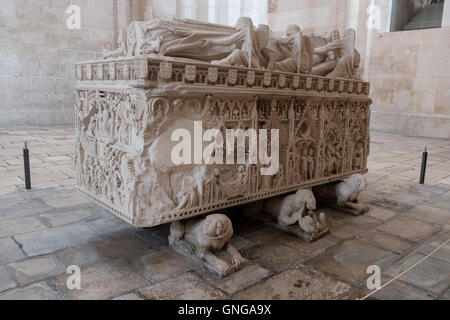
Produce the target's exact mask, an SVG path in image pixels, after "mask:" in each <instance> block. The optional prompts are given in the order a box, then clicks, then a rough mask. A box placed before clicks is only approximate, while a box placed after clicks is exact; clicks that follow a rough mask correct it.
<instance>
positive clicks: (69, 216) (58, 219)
mask: <svg viewBox="0 0 450 320" xmlns="http://www.w3.org/2000/svg"><path fill="white" fill-rule="evenodd" d="M93 215H94V212H92V210H83V209H76V210H69V211H56V212H54V211H52V212H48V213H43V214H41V215H40V217H41V218H43V219H45V220H46V221H47V222H48V223H49V224H50V225H51V226H52V227H59V226H63V225H66V224H69V223H74V222H77V221H81V220H84V219H86V218H89V217H92V216H93Z"/></svg>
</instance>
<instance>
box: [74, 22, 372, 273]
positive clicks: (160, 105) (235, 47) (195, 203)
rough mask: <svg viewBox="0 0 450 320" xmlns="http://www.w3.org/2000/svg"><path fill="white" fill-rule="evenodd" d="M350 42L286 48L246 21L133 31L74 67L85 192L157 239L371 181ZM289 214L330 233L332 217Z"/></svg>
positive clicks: (293, 42)
mask: <svg viewBox="0 0 450 320" xmlns="http://www.w3.org/2000/svg"><path fill="white" fill-rule="evenodd" d="M354 37H355V35H354V31H353V30H347V31H346V32H345V33H344V36H343V37H340V36H339V33H338V32H336V31H335V32H331V33H329V34H325V35H304V34H303V33H302V31H301V29H300V28H299V27H298V26H295V25H291V26H289V27H288V28H287V31H286V34H285V35H284V36H281V37H278V36H275V35H274V34H273V33H272V32H271V31H270V30H269V28H268V26H266V25H259V26H258V27H255V26H253V23H252V21H251V19H250V18H245V17H244V18H240V19H239V20H238V22H237V24H236V26H235V27H228V26H221V25H215V24H209V23H203V22H198V21H192V20H178V19H174V20H171V21H166V20H151V21H146V22H137V21H135V22H132V23H130V25H129V26H128V28H127V30H124V31H122V32H120V36H119V41H118V42H119V43H118V48H117V49H116V50H113V51H107V52H105V53H104V58H103V59H101V60H96V61H87V62H80V63H77V64H76V67H75V71H76V79H77V87H76V99H75V109H76V140H75V142H76V156H75V162H76V169H77V187H78V189H79V191H80V192H82V193H83V194H85V195H86V196H87V197H89V198H91V199H92V200H94V201H96V202H97V203H99V204H101V205H103V206H104V207H105V208H107V209H108V210H109V211H111V212H113V213H114V214H116V215H117V216H119V217H120V218H122V219H124V220H125V221H127V222H129V223H131V224H132V225H134V226H137V227H151V226H156V225H159V224H164V223H169V222H179V221H181V220H184V219H186V218H191V217H196V216H199V215H202V214H205V213H212V212H220V210H221V209H225V208H230V207H233V206H236V205H241V204H246V203H251V202H254V201H258V200H264V199H269V198H273V197H276V196H281V195H284V194H289V193H293V192H296V191H297V190H299V189H307V188H311V187H314V186H319V185H324V184H329V183H331V182H335V181H341V180H342V179H345V178H348V177H350V176H351V175H353V174H363V173H365V172H367V156H368V154H369V121H370V104H371V100H370V98H369V83H367V82H364V81H362V80H360V79H358V78H357V72H356V68H357V65H358V63H359V54H358V53H357V51H356V50H355V48H354ZM224 150H226V151H224ZM352 201H353V200H352ZM268 211H269V212H270V210H268ZM290 214H295V215H296V216H295V219H294V220H295V221H297V222H296V223H298V225H299V226H300V228H301V229H302V230H304V231H306V232H310V233H317V232H320V230H325V229H326V223H325V217H324V215H321V214H319V215H317V214H316V213H314V212H313V211H312V210H309V209H308V210H305V211H304V212H302V213H301V214H300V218H299V217H298V215H297V213H294V212H290ZM272 215H273V216H274V217H277V215H276V213H274V212H272ZM279 218H280V219H286V217H284V216H283V217H281V216H280V217H279ZM294 220H293V221H294ZM283 221H284V220H283ZM176 229H177V228H175V227H174V230H176ZM174 232H175V231H174ZM181 240H182V239H181V238H180V239H177V240H176V241H175V240H174V241H173V245H174V246H178V245H176V243H178V241H181ZM197 247H198V246H197ZM224 247H225V246H224ZM194 251H195V250H193V252H194ZM208 257H209V258H208V259H210V261H212V260H211V259H213V260H214V261H216V262H217V261H218V260H216V259H214V258H211V257H212V256H211V255H209V254H208ZM218 265H221V266H219V267H218ZM237 265H238V266H240V265H241V263H240V262H239V263H237ZM212 268H213V269H214V268H215V269H216V270H218V271H217V273H219V274H226V273H227V272H228V270H229V269H230V268H227V267H224V266H223V264H222V263H220V262H217V263H216V266H213V267H212ZM224 268H225V269H224ZM231 269H233V268H231Z"/></svg>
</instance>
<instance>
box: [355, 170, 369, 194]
mask: <svg viewBox="0 0 450 320" xmlns="http://www.w3.org/2000/svg"><path fill="white" fill-rule="evenodd" d="M357 181H358V184H357V188H358V191H364V190H366V188H367V179H366V177H365V176H363V175H362V174H361V175H359V177H358V180H357Z"/></svg>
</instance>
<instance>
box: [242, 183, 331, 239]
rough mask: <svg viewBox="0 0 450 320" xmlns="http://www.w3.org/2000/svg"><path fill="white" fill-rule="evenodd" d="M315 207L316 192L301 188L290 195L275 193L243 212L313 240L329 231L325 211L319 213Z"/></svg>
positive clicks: (247, 207) (277, 227)
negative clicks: (276, 194) (278, 195)
mask: <svg viewBox="0 0 450 320" xmlns="http://www.w3.org/2000/svg"><path fill="white" fill-rule="evenodd" d="M315 208H316V201H315V198H314V195H313V193H312V192H311V191H310V190H307V189H302V190H298V191H297V192H296V193H294V194H291V195H288V196H280V197H274V198H271V199H267V200H265V201H259V202H257V203H252V204H249V205H246V206H245V207H244V214H246V215H247V216H249V217H251V218H252V219H255V220H258V221H261V222H263V223H265V224H267V225H270V226H272V227H273V228H276V229H278V230H282V231H284V232H289V233H291V234H294V235H296V236H298V237H300V238H302V239H303V240H305V241H307V242H312V241H316V240H318V239H320V238H322V237H324V236H325V235H327V234H328V233H330V230H329V229H328V227H327V223H326V216H325V213H323V212H320V213H317V212H316V211H315Z"/></svg>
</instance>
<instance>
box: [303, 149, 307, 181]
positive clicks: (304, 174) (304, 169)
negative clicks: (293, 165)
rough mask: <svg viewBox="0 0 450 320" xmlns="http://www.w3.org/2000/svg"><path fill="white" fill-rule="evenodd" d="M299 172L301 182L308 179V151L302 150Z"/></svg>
mask: <svg viewBox="0 0 450 320" xmlns="http://www.w3.org/2000/svg"><path fill="white" fill-rule="evenodd" d="M301 172H302V180H306V179H308V150H307V149H303V154H302V157H301Z"/></svg>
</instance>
